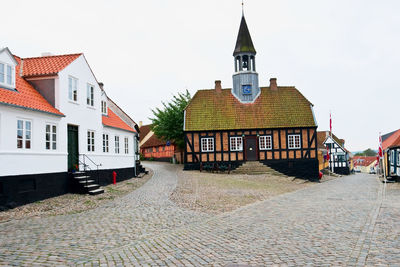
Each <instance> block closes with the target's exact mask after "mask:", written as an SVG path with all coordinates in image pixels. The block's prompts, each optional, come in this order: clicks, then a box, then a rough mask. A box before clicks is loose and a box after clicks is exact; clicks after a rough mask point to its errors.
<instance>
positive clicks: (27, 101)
mask: <svg viewBox="0 0 400 267" xmlns="http://www.w3.org/2000/svg"><path fill="white" fill-rule="evenodd" d="M14 58H15V59H16V60H17V62H18V65H17V66H16V68H15V85H16V91H13V90H8V89H4V88H1V87H0V102H2V103H6V104H10V105H15V106H19V107H25V108H29V109H32V110H38V111H44V112H48V113H53V114H56V115H63V114H62V113H61V112H60V111H59V110H57V109H56V108H54V107H53V106H52V105H50V103H49V102H47V100H46V99H45V98H44V97H43V96H42V95H41V94H40V93H39V92H38V91H36V90H35V89H34V88H33V87H32V85H30V84H29V83H28V82H27V81H26V80H24V79H23V78H22V77H21V76H20V75H19V70H20V65H21V64H20V63H21V59H20V58H19V57H16V56H14Z"/></svg>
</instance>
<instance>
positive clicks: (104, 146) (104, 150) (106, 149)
mask: <svg viewBox="0 0 400 267" xmlns="http://www.w3.org/2000/svg"><path fill="white" fill-rule="evenodd" d="M103 152H104V153H108V134H103Z"/></svg>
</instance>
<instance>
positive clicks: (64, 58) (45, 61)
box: [22, 53, 82, 77]
mask: <svg viewBox="0 0 400 267" xmlns="http://www.w3.org/2000/svg"><path fill="white" fill-rule="evenodd" d="M81 55H82V54H81V53H80V54H70V55H58V56H46V57H32V58H24V59H23V67H22V71H23V73H22V76H24V77H31V76H41V75H54V74H57V73H59V72H60V71H62V70H63V69H64V68H65V67H67V66H68V65H69V64H71V63H72V61H74V60H75V59H77V58H78V57H79V56H81Z"/></svg>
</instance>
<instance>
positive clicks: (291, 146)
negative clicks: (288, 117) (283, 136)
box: [288, 134, 301, 149]
mask: <svg viewBox="0 0 400 267" xmlns="http://www.w3.org/2000/svg"><path fill="white" fill-rule="evenodd" d="M296 138H298V141H299V144H298V145H296ZM291 139H292V140H291ZM288 148H289V149H300V148H301V137H300V134H289V135H288Z"/></svg>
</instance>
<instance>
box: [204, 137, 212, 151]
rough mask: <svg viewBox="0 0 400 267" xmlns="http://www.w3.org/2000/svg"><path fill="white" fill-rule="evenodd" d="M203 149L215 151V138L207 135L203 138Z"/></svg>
mask: <svg viewBox="0 0 400 267" xmlns="http://www.w3.org/2000/svg"><path fill="white" fill-rule="evenodd" d="M201 151H202V152H213V151H214V138H212V137H211V138H210V137H206V138H201Z"/></svg>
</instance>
